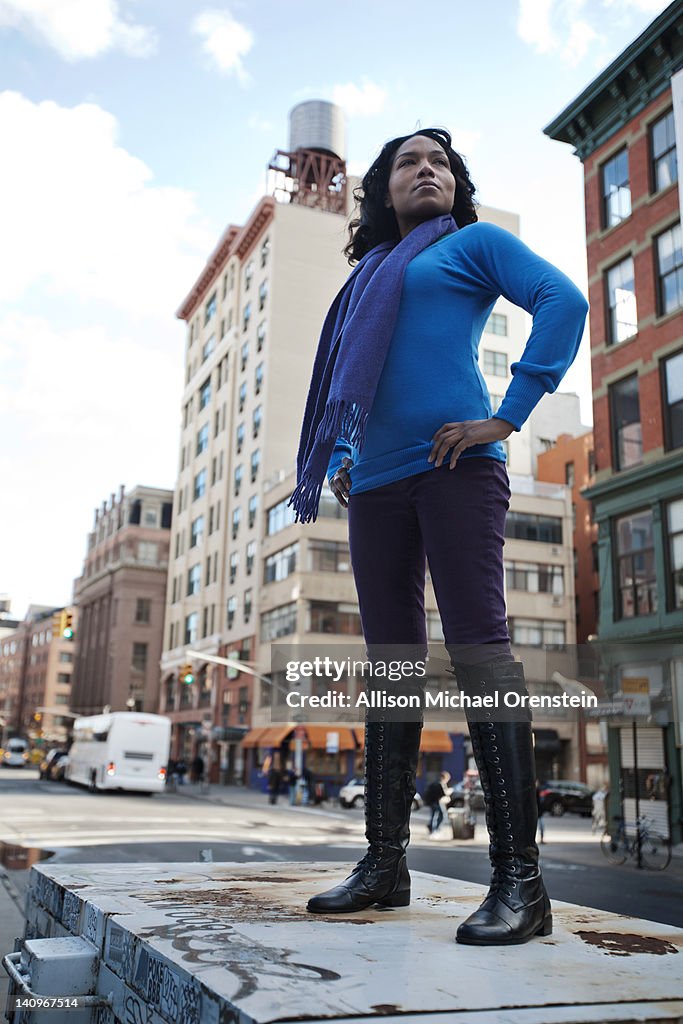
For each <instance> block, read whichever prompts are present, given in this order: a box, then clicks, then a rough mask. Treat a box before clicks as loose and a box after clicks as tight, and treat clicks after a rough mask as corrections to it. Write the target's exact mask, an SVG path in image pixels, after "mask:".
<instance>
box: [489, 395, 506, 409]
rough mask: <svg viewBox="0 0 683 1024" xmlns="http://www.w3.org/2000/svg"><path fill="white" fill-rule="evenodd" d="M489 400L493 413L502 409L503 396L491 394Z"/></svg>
mask: <svg viewBox="0 0 683 1024" xmlns="http://www.w3.org/2000/svg"><path fill="white" fill-rule="evenodd" d="M489 398H490V399H491V412H493V413H496V412H498V410H499V409H500V403H501V402H502V401H503V395H492V394H489Z"/></svg>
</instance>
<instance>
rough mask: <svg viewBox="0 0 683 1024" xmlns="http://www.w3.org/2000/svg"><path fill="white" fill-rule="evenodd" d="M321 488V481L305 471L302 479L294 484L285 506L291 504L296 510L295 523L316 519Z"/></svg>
mask: <svg viewBox="0 0 683 1024" xmlns="http://www.w3.org/2000/svg"><path fill="white" fill-rule="evenodd" d="M322 489H323V484H322V481H317V480H314V479H313V477H312V476H311V474H310V473H307V474H306V475H305V476H304V478H303V480H302V481H301V482H300V483H299V484H297V485H296V487H295V488H294V490H293V491H292V496H291V498H290V499H289V501H288V502H287V507H288V508H289V506H290V505H293V507H294V511H295V512H296V516H295V519H294V522H295V523H299V522H300V523H308V522H313V523H314V522H315V521H316V519H317V517H318V505H319V504H320V495H321V493H322Z"/></svg>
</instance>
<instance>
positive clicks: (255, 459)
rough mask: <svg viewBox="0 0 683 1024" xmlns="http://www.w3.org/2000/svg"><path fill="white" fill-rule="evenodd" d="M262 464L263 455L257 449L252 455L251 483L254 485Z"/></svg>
mask: <svg viewBox="0 0 683 1024" xmlns="http://www.w3.org/2000/svg"><path fill="white" fill-rule="evenodd" d="M260 464H261V453H260V451H259V449H258V448H257V449H256V450H255V451H253V452H252V453H251V482H252V484H253V483H254V481H255V480H256V476H257V473H258V469H259V466H260Z"/></svg>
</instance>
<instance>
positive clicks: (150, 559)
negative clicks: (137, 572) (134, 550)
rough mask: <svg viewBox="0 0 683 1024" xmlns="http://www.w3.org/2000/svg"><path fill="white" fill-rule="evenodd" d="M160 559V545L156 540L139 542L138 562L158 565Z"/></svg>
mask: <svg viewBox="0 0 683 1024" xmlns="http://www.w3.org/2000/svg"><path fill="white" fill-rule="evenodd" d="M158 559H159V545H158V544H156V543H154V541H149V540H141V541H140V542H139V544H138V562H142V563H143V565H156V564H157V561H158Z"/></svg>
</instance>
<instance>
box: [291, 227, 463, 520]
mask: <svg viewBox="0 0 683 1024" xmlns="http://www.w3.org/2000/svg"><path fill="white" fill-rule="evenodd" d="M457 230H458V225H457V224H456V223H455V221H454V220H453V217H452V216H451V215H450V214H446V215H445V216H442V217H432V218H431V220H426V221H423V222H422V223H421V224H419V225H418V226H417V227H416V228H413V230H412V231H410V232H408V234H407V235H406V236H405V238H403V239H401V241H400V242H381V243H380V244H379V245H376V246H375V248H374V249H371V250H370V252H367V253H366V254H365V256H363V258H362V259H361V261H360V262H359V263H358V265H357V266H356V267H355V268H354V270H353V272H352V273H351V274H350V275H349V277H348V278H347V280H346V281H345V283H344V285H343V286H342V288H341V290H340V292H339V293H338V295H337V297H336V298H335V300H334V302H333V303H332V305H331V306H330V308H329V311H328V313H327V316H326V317H325V322H324V324H323V329H322V332H321V334H320V340H319V342H318V351H317V352H316V356H315V361H314V363H313V374H312V377H311V385H310V388H309V391H308V398H307V400H306V411H305V412H304V421H303V426H302V429H301V439H300V441H299V453H298V455H297V460H296V469H297V486H296V487H295V489H294V491H293V493H292V496H291V498H290V499H289V501H288V503H287V504H288V505H293V506H294V509H295V511H296V517H295V520H294V521H295V522H299V521H301V522H302V523H306V522H309V521H310V520H312V521H313V522H315V520H316V518H317V515H318V504H319V502H320V493H321V491H322V486H323V481H324V480H325V474H326V472H327V467H328V465H329V462H330V458H331V456H332V451H333V449H334V446H335V444H336V441H337V438H338V437H344V438H345V439H346V440H347V441H348V442H349V443H350V444H352V445H353V446H354V447H355V448H356V449H357V450H358V451H359V452H360V450H361V448H362V447H363V444H364V441H365V428H366V425H367V420H368V416H369V415H370V410H371V408H372V403H373V401H374V398H375V393H376V391H377V385H378V384H379V378H380V374H381V372H382V368H383V366H384V361H385V359H386V355H387V352H388V350H389V343H390V342H391V338H392V336H393V333H394V327H395V325H396V318H397V316H398V307H399V303H400V300H401V289H402V288H403V275H404V273H405V269H406V267H407V265H408V263H410V261H411V260H412V259H413V258H414V257H415V256H417V254H418V253H420V252H422V250H423V249H426V248H427V246H429V245H431V244H432V242H436V241H437V240H438V239H439V238H441V237H442V236H443V235H446V234H451V233H452V232H453V231H457Z"/></svg>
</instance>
